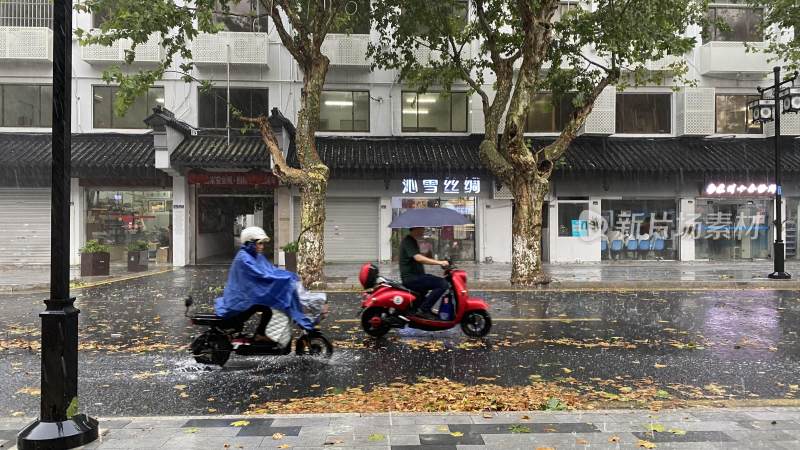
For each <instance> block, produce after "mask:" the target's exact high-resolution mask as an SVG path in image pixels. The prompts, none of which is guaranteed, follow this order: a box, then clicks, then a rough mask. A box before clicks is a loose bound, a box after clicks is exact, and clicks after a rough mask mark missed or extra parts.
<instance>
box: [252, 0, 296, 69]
mask: <svg viewBox="0 0 800 450" xmlns="http://www.w3.org/2000/svg"><path fill="white" fill-rule="evenodd" d="M262 1H266V0H262ZM264 6H265V7H271V9H270V16H271V17H272V23H273V24H274V25H275V30H276V31H277V32H278V36H280V38H281V42H282V43H283V46H284V47H286V50H288V51H289V53H291V54H292V57H294V59H295V61H298V62H299V61H302V60H303V56H304V53H303V52H302V49H301V48H299V47H298V46H297V44H296V43H295V42H294V39H292V36H291V35H290V34H289V31H288V30H287V29H286V27H285V26H284V25H283V18H282V17H281V14H280V10H279V9H278V7H277V6H275V5H274V4H272V5H266V4H264Z"/></svg>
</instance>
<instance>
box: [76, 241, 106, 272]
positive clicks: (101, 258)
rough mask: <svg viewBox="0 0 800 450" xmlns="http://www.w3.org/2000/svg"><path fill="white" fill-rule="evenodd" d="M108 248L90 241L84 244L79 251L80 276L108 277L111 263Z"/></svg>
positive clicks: (97, 242)
mask: <svg viewBox="0 0 800 450" xmlns="http://www.w3.org/2000/svg"><path fill="white" fill-rule="evenodd" d="M109 250H110V248H109V247H108V246H107V245H105V244H101V243H100V242H99V241H97V240H95V239H92V240H90V241H87V242H86V245H85V246H84V247H83V248H82V249H81V250H80V251H81V276H82V277H86V276H89V277H91V276H97V275H108V268H109V262H110V261H111V254H110V253H109Z"/></svg>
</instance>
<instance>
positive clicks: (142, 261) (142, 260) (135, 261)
mask: <svg viewBox="0 0 800 450" xmlns="http://www.w3.org/2000/svg"><path fill="white" fill-rule="evenodd" d="M149 259H150V251H149V250H148V249H147V242H145V241H134V242H131V243H130V244H128V272H144V271H146V270H147V262H148V261H149Z"/></svg>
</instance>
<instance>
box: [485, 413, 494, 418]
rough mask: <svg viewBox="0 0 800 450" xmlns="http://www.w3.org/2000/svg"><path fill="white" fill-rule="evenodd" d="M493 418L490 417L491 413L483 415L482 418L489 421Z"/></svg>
mask: <svg viewBox="0 0 800 450" xmlns="http://www.w3.org/2000/svg"><path fill="white" fill-rule="evenodd" d="M493 417H494V416H492V413H483V418H484V419H491V418H493Z"/></svg>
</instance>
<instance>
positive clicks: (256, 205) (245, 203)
mask: <svg viewBox="0 0 800 450" xmlns="http://www.w3.org/2000/svg"><path fill="white" fill-rule="evenodd" d="M273 204H274V203H273V196H272V194H267V195H257V196H256V195H246V194H243V195H237V194H200V195H198V197H197V229H196V232H195V236H196V238H195V240H194V242H195V255H196V261H195V263H196V264H198V265H208V264H210V265H216V264H223V265H227V264H230V262H231V260H232V259H233V257H234V256H235V255H236V252H237V251H238V250H239V247H240V246H241V243H240V242H239V234H240V233H241V231H242V229H243V228H246V227H252V226H257V227H261V228H263V229H264V231H265V232H266V233H267V236H269V237H270V238H274V236H275V233H274V223H275V221H274V208H273ZM264 255H265V256H266V257H267V258H268V259H269V260H270V261H274V247H273V246H272V245H267V246H266V248H265V250H264Z"/></svg>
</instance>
